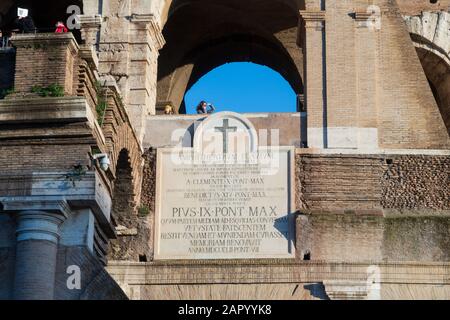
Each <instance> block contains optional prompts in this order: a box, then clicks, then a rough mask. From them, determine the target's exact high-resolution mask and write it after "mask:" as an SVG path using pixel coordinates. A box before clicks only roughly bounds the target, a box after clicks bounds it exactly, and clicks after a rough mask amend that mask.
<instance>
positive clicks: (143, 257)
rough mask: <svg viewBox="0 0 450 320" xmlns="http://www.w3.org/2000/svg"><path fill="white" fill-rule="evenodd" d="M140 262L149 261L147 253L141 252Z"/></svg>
mask: <svg viewBox="0 0 450 320" xmlns="http://www.w3.org/2000/svg"><path fill="white" fill-rule="evenodd" d="M139 262H147V256H146V255H145V254H140V255H139Z"/></svg>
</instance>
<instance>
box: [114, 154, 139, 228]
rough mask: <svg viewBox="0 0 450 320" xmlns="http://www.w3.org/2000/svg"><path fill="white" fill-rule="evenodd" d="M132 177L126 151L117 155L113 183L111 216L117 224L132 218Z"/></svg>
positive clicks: (133, 205)
mask: <svg viewBox="0 0 450 320" xmlns="http://www.w3.org/2000/svg"><path fill="white" fill-rule="evenodd" d="M134 207H135V204H134V191H133V175H132V169H131V164H130V157H129V153H128V151H127V150H126V149H124V150H122V151H121V152H120V154H119V159H118V160H117V166H116V180H115V181H114V194H113V215H114V217H115V219H117V220H118V222H119V223H122V222H124V221H123V218H126V217H130V216H132V213H133V210H134Z"/></svg>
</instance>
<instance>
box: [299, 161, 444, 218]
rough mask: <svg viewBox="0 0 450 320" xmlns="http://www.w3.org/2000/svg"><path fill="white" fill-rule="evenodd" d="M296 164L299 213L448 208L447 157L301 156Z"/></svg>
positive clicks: (377, 211)
mask: <svg viewBox="0 0 450 320" xmlns="http://www.w3.org/2000/svg"><path fill="white" fill-rule="evenodd" d="M296 163H297V166H296V170H297V171H296V172H297V187H296V203H297V208H298V209H299V210H306V211H320V212H327V211H332V212H345V211H358V212H364V213H381V212H382V210H383V209H430V210H449V209H450V187H449V186H450V157H449V156H362V155H358V156H344V155H329V156H323V155H297V158H296Z"/></svg>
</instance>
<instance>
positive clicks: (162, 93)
mask: <svg viewBox="0 0 450 320" xmlns="http://www.w3.org/2000/svg"><path fill="white" fill-rule="evenodd" d="M298 9H299V7H298V5H297V2H296V1H285V0H247V1H240V0H239V1H238V0H208V1H206V0H188V1H173V2H172V6H171V7H170V10H169V12H168V20H167V23H166V24H165V27H164V30H163V34H164V37H165V39H166V42H167V43H166V46H165V47H164V48H163V49H162V50H161V52H160V58H159V61H158V97H157V100H158V103H157V108H158V109H159V107H160V106H165V105H167V104H170V105H172V106H173V107H174V109H175V112H176V113H185V111H186V110H185V108H184V105H183V101H184V97H185V94H186V92H187V91H188V90H189V89H190V88H191V87H192V86H193V85H194V84H195V83H197V82H198V81H199V80H200V79H201V78H202V77H203V76H205V75H207V74H208V73H209V72H210V71H211V70H214V69H215V68H217V67H220V66H222V65H224V64H227V63H233V62H253V63H256V64H260V65H264V66H267V67H269V68H271V69H273V70H274V71H276V72H277V73H279V74H280V75H281V76H282V77H284V78H285V79H286V81H287V82H288V83H289V84H290V86H291V87H292V90H293V91H294V92H295V94H297V95H300V94H302V93H303V82H302V75H303V56H302V53H301V50H300V49H299V48H298V45H297V40H298V39H297V31H298ZM294 103H295V102H294Z"/></svg>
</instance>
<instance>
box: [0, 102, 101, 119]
mask: <svg viewBox="0 0 450 320" xmlns="http://www.w3.org/2000/svg"><path fill="white" fill-rule="evenodd" d="M92 119H93V114H92V111H91V109H90V107H89V105H88V103H87V101H86V99H84V98H80V97H61V98H33V99H11V100H3V101H0V124H8V123H48V122H84V121H92Z"/></svg>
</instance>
